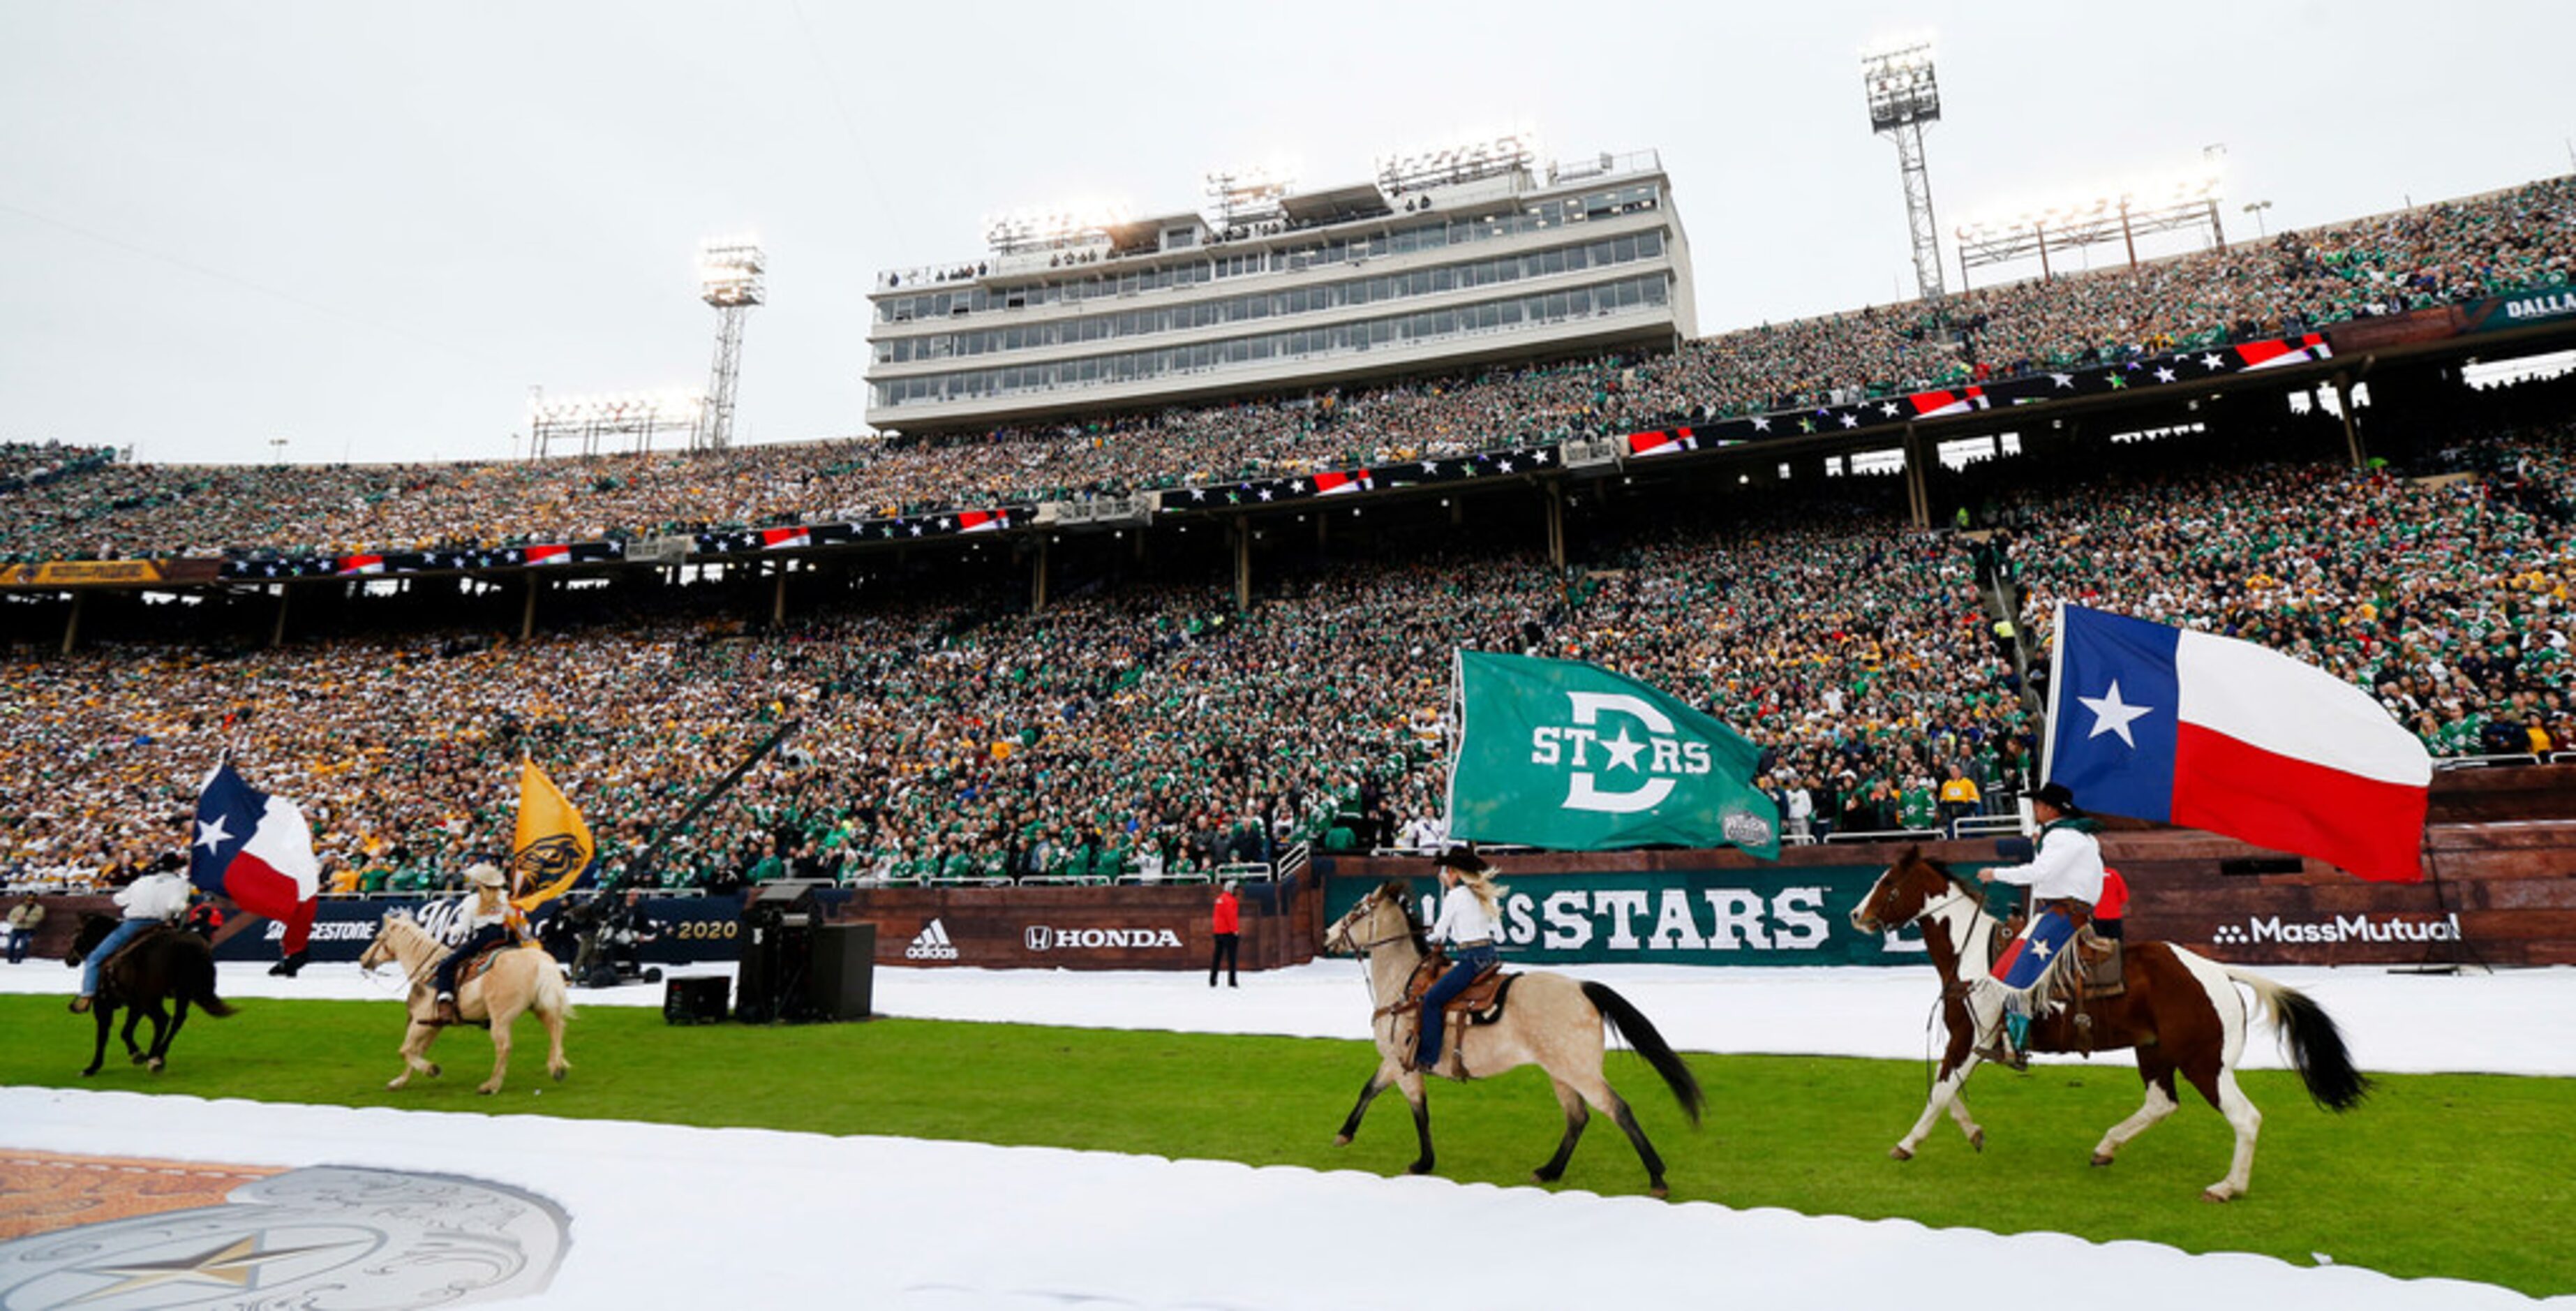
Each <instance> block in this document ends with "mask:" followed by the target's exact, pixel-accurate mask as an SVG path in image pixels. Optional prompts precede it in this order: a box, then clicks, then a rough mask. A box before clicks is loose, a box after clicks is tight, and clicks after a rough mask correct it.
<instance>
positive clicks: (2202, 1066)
mask: <svg viewBox="0 0 2576 1311" xmlns="http://www.w3.org/2000/svg"><path fill="white" fill-rule="evenodd" d="M1851 922H1852V927H1853V928H1855V929H1858V930H1860V931H1861V932H1863V933H1877V932H1880V931H1881V930H1883V929H1889V928H1895V927H1898V926H1901V925H1906V924H1913V923H1917V922H1920V923H1921V925H1922V926H1923V946H1924V949H1925V950H1926V951H1927V952H1928V953H1930V955H1931V957H1932V964H1933V967H1934V968H1935V969H1937V970H1939V971H1940V973H1941V1014H1942V1018H1943V1020H1944V1021H1945V1022H1946V1023H1947V1024H1948V1026H1949V1030H1950V1047H1949V1050H1948V1052H1947V1053H1945V1054H1944V1055H1943V1056H1942V1058H1941V1066H1940V1069H1939V1071H1938V1072H1937V1076H1936V1078H1935V1079H1934V1081H1933V1085H1932V1096H1931V1099H1930V1100H1929V1101H1927V1102H1926V1103H1925V1104H1924V1107H1923V1115H1922V1117H1921V1118H1919V1119H1917V1120H1916V1121H1915V1122H1914V1127H1913V1128H1912V1129H1909V1130H1907V1131H1906V1134H1905V1137H1904V1138H1902V1139H1900V1140H1899V1141H1898V1142H1897V1144H1896V1146H1895V1147H1893V1148H1891V1149H1889V1151H1888V1155H1890V1156H1893V1157H1895V1158H1896V1159H1897V1160H1900V1161H1904V1160H1911V1159H1913V1156H1914V1151H1915V1149H1916V1148H1918V1147H1920V1146H1922V1145H1923V1138H1924V1135H1926V1134H1928V1133H1930V1132H1931V1131H1932V1122H1933V1121H1934V1119H1935V1118H1937V1117H1938V1116H1940V1114H1941V1113H1942V1112H1943V1111H1944V1110H1945V1109H1946V1110H1947V1111H1948V1112H1949V1114H1950V1117H1951V1118H1952V1119H1953V1120H1955V1121H1957V1122H1958V1125H1959V1128H1960V1130H1961V1131H1962V1132H1964V1133H1966V1134H1967V1135H1968V1141H1969V1142H1970V1143H1971V1144H1973V1145H1975V1146H1977V1147H1979V1148H1983V1147H1984V1146H1985V1140H1986V1134H1985V1130H1983V1129H1981V1128H1979V1127H1978V1126H1977V1122H1976V1120H1975V1119H1973V1118H1971V1117H1970V1116H1969V1114H1968V1108H1967V1104H1966V1103H1965V1102H1963V1101H1961V1100H1960V1099H1959V1090H1960V1088H1961V1087H1962V1086H1963V1085H1965V1084H1966V1083H1967V1081H1968V1074H1969V1072H1970V1071H1972V1070H1974V1069H1975V1068H1976V1066H1977V1062H1978V1059H1979V1058H1978V1057H1977V1055H1976V1054H1975V1052H1974V1050H1973V1048H1974V1046H1975V1040H1976V1038H1977V1036H1978V1033H1979V1030H1980V1027H1981V1026H1991V1025H1992V1024H1994V1023H1996V1018H1995V1016H1994V1015H1992V1014H1980V1013H1978V1010H1977V1008H1975V1007H1973V1006H1972V1005H1971V1004H1970V1001H1969V985H1968V982H1967V981H1968V980H1971V979H1974V978H1975V977H1977V975H1979V974H1981V973H1982V972H1983V971H1984V969H1985V963H1986V962H1987V961H1988V960H1989V959H1991V957H1992V955H1993V951H1992V949H1993V946H1994V943H1995V941H1996V938H1997V936H1998V935H1999V934H2001V933H2002V931H2003V926H2002V925H2001V924H2000V923H1998V922H1997V921H1996V920H1995V918H1994V917H1993V916H1991V915H1988V914H1987V913H1986V911H1985V899H1984V897H1983V896H1982V895H1981V894H1980V892H1979V891H1978V889H1977V886H1976V885H1975V884H1973V883H1970V882H1968V881H1966V880H1964V879H1961V878H1959V877H1958V876H1956V875H1954V874H1952V873H1951V872H1950V870H1949V868H1948V867H1947V866H1945V865H1943V864H1942V863H1941V862H1939V861H1936V860H1928V859H1925V858H1924V856H1923V852H1922V849H1921V848H1919V847H1917V848H1912V849H1909V850H1907V852H1906V853H1905V855H1904V856H1903V857H1902V858H1901V859H1899V860H1898V861H1897V862H1896V863H1895V864H1894V865H1891V866H1889V867H1888V869H1887V872H1886V873H1884V874H1881V875H1879V876H1878V882H1877V883H1876V884H1874V885H1872V886H1871V888H1870V890H1869V896H1868V897H1867V898H1865V899H1863V900H1862V902H1861V904H1860V906H1859V908H1858V909H1855V910H1854V911H1852V915H1851ZM2121 973H2122V977H2123V978H2124V980H2125V981H2126V983H2127V985H2128V986H2127V990H2126V991H2125V992H2124V993H2122V994H2121V995H2120V996H2118V997H2114V998H2110V999H2106V1000H2097V1001H2090V1002H2087V1003H2086V1004H2085V1007H2084V1013H2085V1014H2087V1015H2089V1016H2090V1017H2091V1018H2090V1026H2091V1033H2090V1039H2091V1040H2090V1042H2089V1043H2087V1042H2086V1041H2085V1038H2086V1035H2085V1034H2084V1033H2083V1032H2082V1031H2081V1030H2080V1029H2079V1027H2078V1025H2077V1023H2076V1015H2075V1013H2074V1011H2073V1010H2072V1008H2065V1009H2060V1010H2057V1011H2056V1012H2055V1013H2052V1014H2048V1015H2042V1016H2037V1017H2034V1018H2033V1019H2032V1021H2031V1026H2030V1049H2031V1050H2033V1051H2043V1052H2071V1051H2117V1050H2119V1049H2121V1048H2124V1047H2128V1048H2134V1049H2136V1051H2137V1056H2138V1075H2139V1077H2140V1078H2142V1079H2144V1080H2145V1081H2146V1085H2147V1097H2146V1104H2145V1105H2143V1106H2141V1107H2139V1108H2138V1113H2137V1114H2135V1115H2132V1116H2130V1117H2129V1118H2127V1119H2125V1120H2122V1121H2121V1122H2119V1123H2118V1124H2115V1125H2112V1126H2111V1128H2110V1131H2109V1132H2107V1133H2105V1134H2103V1135H2102V1141H2101V1142H2100V1143H2098V1144H2096V1145H2095V1146H2094V1148H2093V1164H2095V1165H2109V1164H2110V1163H2111V1161H2112V1159H2113V1158H2114V1157H2116V1156H2117V1155H2119V1151H2120V1148H2121V1147H2122V1146H2124V1145H2125V1144H2127V1143H2128V1141H2129V1140H2130V1139H2132V1138H2135V1137H2137V1136H2138V1135H2139V1134H2141V1133H2144V1132H2146V1131H2147V1130H2148V1129H2150V1128H2153V1127H2154V1126H2155V1125H2156V1123H2157V1122H2158V1121H2161V1120H2163V1119H2164V1118H2165V1117H2166V1116H2168V1115H2171V1114H2173V1113H2174V1109H2175V1108H2176V1107H2177V1106H2179V1105H2180V1104H2181V1102H2180V1099H2179V1098H2178V1096H2177V1095H2176V1093H2175V1089H2174V1075H2175V1074H2176V1073H2177V1072H2179V1073H2180V1074H2181V1075H2182V1077H2183V1078H2185V1079H2188V1080H2190V1081H2191V1086H2192V1087H2194V1088H2197V1089H2199V1090H2200V1095H2201V1096H2203V1097H2206V1098H2208V1099H2209V1104H2210V1105H2212V1106H2215V1107H2217V1108H2218V1111H2219V1114H2221V1115H2224V1116H2226V1117H2227V1123H2228V1124H2229V1126H2230V1127H2232V1128H2234V1129H2235V1130H2236V1155H2235V1158H2234V1160H2233V1161H2232V1162H2230V1164H2229V1165H2228V1168H2227V1177H2226V1178H2224V1179H2221V1180H2219V1181H2218V1182H2217V1183H2214V1184H2211V1185H2210V1186H2209V1188H2208V1189H2207V1191H2205V1192H2203V1193H2202V1194H2201V1196H2203V1197H2204V1198H2206V1199H2208V1200H2209V1201H2213V1202H2224V1201H2228V1200H2230V1199H2232V1198H2237V1197H2242V1196H2244V1195H2245V1188H2246V1181H2247V1178H2248V1176H2250V1175H2251V1174H2252V1173H2253V1169H2254V1137H2255V1135H2256V1133H2257V1132H2259V1131H2260V1130H2261V1129H2262V1127H2263V1113H2262V1112H2261V1111H2258V1110H2256V1109H2254V1103H2252V1102H2250V1101H2248V1100H2246V1098H2245V1094H2244V1092H2243V1091H2242V1090H2241V1089H2239V1088H2238V1087H2237V1086H2236V1069H2237V1063H2238V1058H2239V1057H2241V1056H2242V1055H2243V1054H2244V1050H2245V1029H2246V1019H2247V1012H2246V1007H2245V1000H2244V998H2243V996H2241V995H2240V994H2239V993H2238V992H2237V991H2236V985H2237V984H2240V983H2241V984H2243V985H2245V986H2246V987H2247V988H2250V989H2252V990H2253V993H2254V996H2255V997H2256V998H2257V999H2258V1000H2260V1001H2261V1002H2262V1003H2263V1005H2264V1006H2265V1008H2266V1009H2267V1010H2269V1012H2270V1014H2271V1019H2272V1023H2273V1024H2274V1025H2276V1026H2278V1027H2279V1029H2280V1031H2281V1037H2282V1039H2283V1041H2284V1042H2285V1043H2287V1045H2288V1047H2289V1050H2290V1054H2291V1057H2292V1059H2293V1060H2294V1061H2295V1062H2296V1064H2297V1065H2298V1067H2299V1078H2300V1079H2301V1080H2302V1081H2304V1082H2305V1083H2306V1084H2307V1087H2308V1095H2309V1096H2310V1097H2313V1098H2315V1099H2316V1102H2317V1104H2318V1105H2319V1106H2323V1107H2325V1108H2326V1109H2328V1110H2331V1111H2341V1110H2345V1109H2347V1108H2349V1107H2351V1106H2353V1105H2355V1104H2356V1103H2358V1102H2360V1101H2361V1099H2362V1097H2363V1095H2364V1094H2366V1093H2367V1092H2369V1090H2370V1081H2369V1080H2368V1079H2365V1078H2363V1077H2362V1075H2361V1073H2360V1071H2358V1070H2355V1069H2354V1068H2353V1065H2352V1058H2351V1056H2350V1055H2349V1054H2347V1053H2346V1052H2345V1050H2344V1045H2343V1035H2341V1034H2340V1033H2338V1032H2336V1030H2335V1026H2334V1021H2332V1020H2330V1019H2328V1018H2326V1013H2325V1012H2324V1011H2323V1010H2322V1009H2320V1008H2319V1007H2318V1006H2317V1004H2316V1003H2315V1002H2313V1001H2310V1000H2309V999H2308V998H2307V997H2306V996H2305V995H2304V994H2302V993H2299V992H2296V991H2293V990H2292V989H2289V988H2285V987H2282V986H2281V985H2280V984H2277V983H2274V982H2272V981H2271V980H2270V979H2266V978H2264V977H2262V976H2261V975H2259V974H2254V973H2252V972H2250V971H2246V970H2240V969H2237V968H2235V967H2234V966H2230V965H2221V964H2219V963H2217V962H2216V961H2212V960H2209V959H2207V958H2205V957H2201V956H2195V955H2193V954H2192V953H2190V952H2188V951H2185V950H2183V949H2182V948H2180V947H2177V946H2174V945H2173V944H2171V943H2165V942H2139V943H2131V944H2129V945H2128V947H2127V948H2126V953H2125V959H2124V960H2123V961H2122V965H2121ZM1987 1009H1988V1010H1991V1009H1992V1008H1991V1007H1988V1008H1987Z"/></svg>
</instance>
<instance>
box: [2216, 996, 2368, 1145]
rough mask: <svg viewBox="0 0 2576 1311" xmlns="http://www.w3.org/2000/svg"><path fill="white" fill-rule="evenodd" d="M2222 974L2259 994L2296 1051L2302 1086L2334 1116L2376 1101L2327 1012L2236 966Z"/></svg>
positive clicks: (2294, 1058) (2293, 1052) (2284, 1040)
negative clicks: (2369, 1099) (2364, 1100)
mask: <svg viewBox="0 0 2576 1311" xmlns="http://www.w3.org/2000/svg"><path fill="white" fill-rule="evenodd" d="M2218 968H2220V969H2222V970H2225V971H2226V972H2227V977H2228V978H2230V979H2233V980H2235V981H2236V982H2238V983H2241V984H2244V985H2245V986H2246V987H2248V988H2251V989H2253V990H2254V998H2255V1000H2257V1001H2260V1002H2262V1003H2263V1006H2264V1008H2265V1010H2266V1011H2267V1012H2269V1014H2270V1015H2271V1019H2272V1023H2273V1024H2274V1025H2276V1026H2278V1027H2279V1028H2280V1030H2281V1041H2282V1043H2283V1044H2284V1045H2285V1046H2287V1047H2288V1048H2289V1049H2290V1060H2291V1063H2292V1064H2294V1065H2296V1066H2298V1069H2299V1082H2301V1083H2304V1084H2306V1085H2307V1086H2308V1096H2309V1097H2311V1098H2313V1099H2315V1101H2316V1103H2317V1105H2319V1106H2322V1107H2324V1108H2326V1109H2327V1110H2329V1111H2347V1110H2350V1109H2352V1108H2353V1107H2355V1106H2358V1105H2360V1104H2361V1100H2362V1098H2364V1097H2367V1096H2369V1095H2370V1089H2371V1082H2370V1079H2369V1077H2368V1076H2366V1075H2364V1074H2363V1073H2362V1072H2361V1071H2360V1070H2359V1069H2357V1068H2355V1067H2354V1065H2353V1063H2352V1053H2351V1051H2350V1050H2348V1049H2346V1048H2345V1046H2344V1045H2343V1032H2342V1030H2339V1029H2337V1028H2336V1027H2335V1022H2334V1021H2333V1020H2332V1019H2330V1018H2328V1017H2327V1015H2326V1012H2325V1008H2324V1007H2322V1006H2319V1005H2317V1003H2316V1002H2315V1000H2313V999H2312V998H2310V997H2309V996H2308V995H2307V994H2306V993H2304V992H2301V991H2299V990H2298V989H2296V988H2291V987H2285V986H2283V985H2281V984H2278V983H2274V982H2273V981H2271V980H2270V979H2267V978H2264V977H2263V976H2262V975H2260V974H2256V973H2254V972H2253V971H2252V970H2240V969H2238V968H2236V967H2235V966H2233V965H2221V966H2219V967H2218Z"/></svg>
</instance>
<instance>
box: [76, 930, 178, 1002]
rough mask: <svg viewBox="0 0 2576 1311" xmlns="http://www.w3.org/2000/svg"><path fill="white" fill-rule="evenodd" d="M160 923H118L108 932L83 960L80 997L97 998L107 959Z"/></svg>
mask: <svg viewBox="0 0 2576 1311" xmlns="http://www.w3.org/2000/svg"><path fill="white" fill-rule="evenodd" d="M160 922H161V921H159V920H119V921H117V925H116V927H115V928H112V929H109V930H108V931H107V936H106V937H104V938H101V939H99V942H98V945H97V946H96V947H93V948H91V949H90V953H89V954H88V955H87V956H84V957H82V958H81V990H80V995H82V996H84V997H95V996H97V995H98V972H99V970H100V969H102V968H104V967H105V966H106V965H107V958H108V957H110V956H113V955H115V954H116V952H117V949H118V948H120V947H123V946H124V945H125V944H127V943H129V942H132V941H134V940H135V939H136V938H139V937H142V936H143V931H144V930H145V929H148V928H151V927H152V926H153V925H155V924H158V923H160Z"/></svg>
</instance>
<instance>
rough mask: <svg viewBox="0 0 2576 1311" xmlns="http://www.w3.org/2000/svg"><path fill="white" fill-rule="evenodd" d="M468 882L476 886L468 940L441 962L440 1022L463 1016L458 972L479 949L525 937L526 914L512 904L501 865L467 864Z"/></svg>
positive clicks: (467, 917)
mask: <svg viewBox="0 0 2576 1311" xmlns="http://www.w3.org/2000/svg"><path fill="white" fill-rule="evenodd" d="M465 882H466V883H467V884H468V885H469V886H471V887H472V888H473V889H474V899H473V900H472V901H470V902H468V903H466V907H465V929H466V934H465V941H464V943H463V944H462V945H460V946H458V947H457V948H456V950H454V951H451V952H449V953H447V956H446V958H445V959H443V960H441V961H439V962H438V975H437V981H438V1015H437V1019H436V1020H435V1021H434V1022H435V1023H439V1024H456V1023H459V1022H461V1021H462V1019H463V1016H461V1015H459V1014H458V1013H457V1009H456V972H457V971H458V970H460V969H463V968H464V967H465V962H467V961H469V960H472V959H474V954H475V953H476V952H479V951H482V950H483V949H485V948H487V947H497V946H500V945H501V944H502V943H504V942H518V941H522V940H524V935H525V932H526V929H527V923H528V921H527V917H526V916H525V915H524V914H522V913H521V912H520V910H519V908H518V907H516V906H513V905H511V904H510V880H509V876H508V875H505V874H503V873H502V872H501V867H500V866H498V865H494V864H492V863H490V862H488V861H485V862H481V863H477V864H474V865H471V866H468V867H467V868H466V870H465Z"/></svg>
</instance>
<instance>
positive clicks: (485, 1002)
mask: <svg viewBox="0 0 2576 1311" xmlns="http://www.w3.org/2000/svg"><path fill="white" fill-rule="evenodd" d="M446 955H447V946H446V944H445V943H442V942H440V941H439V940H438V939H437V938H436V937H434V936H432V935H431V933H430V932H429V930H427V929H424V928H422V927H421V926H420V924H419V923H418V922H417V921H415V920H413V919H412V918H411V917H410V916H409V915H406V914H404V913H402V912H401V911H395V912H392V913H391V914H388V915H386V916H385V919H384V924H383V926H382V927H380V928H378V929H377V930H376V938H375V941H373V942H370V943H368V944H367V950H366V952H365V953H364V954H362V955H360V956H359V957H358V968H360V969H363V970H372V969H374V968H376V967H377V966H379V965H382V964H384V963H385V962H386V961H399V962H401V964H402V968H403V974H404V976H405V977H406V978H408V979H409V980H410V981H411V997H410V1001H409V1006H410V1009H411V1024H410V1027H409V1028H407V1029H406V1030H405V1031H404V1033H403V1044H402V1058H403V1072H402V1073H401V1074H398V1075H395V1076H394V1078H393V1081H392V1082H390V1083H387V1084H386V1085H385V1087H387V1088H400V1087H402V1086H403V1085H404V1084H407V1083H409V1082H411V1077H412V1076H413V1075H414V1074H426V1075H428V1076H429V1077H430V1078H433V1079H435V1078H437V1077H438V1075H439V1068H438V1065H437V1064H436V1063H435V1062H433V1061H431V1060H430V1059H429V1045H430V1044H431V1043H433V1042H436V1041H437V1040H438V1031H439V1028H440V1027H441V1026H439V1025H438V1024H435V1023H433V1022H432V1021H431V1018H430V1017H431V1014H432V1012H433V1010H434V1003H433V1002H432V1001H431V998H430V976H431V975H432V974H433V973H435V972H436V971H437V969H438V962H439V961H440V960H441V959H443V958H444V957H445V956H446ZM456 1011H457V1014H458V1015H460V1016H462V1017H463V1018H464V1020H465V1021H466V1022H467V1023H469V1024H470V1023H486V1022H488V1023H489V1024H490V1025H491V1028H492V1077H491V1078H489V1079H486V1080H484V1081H483V1082H482V1083H481V1084H480V1085H478V1087H479V1089H480V1091H482V1092H485V1093H496V1092H499V1091H501V1078H502V1076H503V1075H506V1074H508V1073H509V1071H510V1026H511V1025H512V1024H514V1023H516V1022H517V1021H518V1018H519V1017H520V1016H521V1015H523V1014H526V1013H527V1012H529V1011H535V1012H536V1013H537V1019H538V1020H540V1021H542V1022H543V1023H544V1024H545V1026H546V1039H547V1043H548V1048H547V1051H546V1071H547V1073H549V1074H552V1075H553V1076H554V1077H555V1078H557V1079H561V1078H563V1077H564V1075H565V1073H566V1072H567V1071H569V1070H571V1069H572V1065H571V1064H570V1063H569V1062H567V1061H566V1060H564V1021H565V1020H568V1019H570V1018H572V996H571V994H570V993H569V992H568V991H567V990H566V988H565V986H564V977H563V970H562V969H561V967H559V966H557V965H556V964H555V958H554V957H552V956H550V955H548V954H546V951H545V949H544V948H542V947H534V946H524V947H508V946H505V947H501V948H498V949H497V950H495V951H494V952H492V953H491V957H490V963H489V966H488V968H484V969H482V970H481V971H480V972H479V973H475V974H473V975H471V976H470V977H466V978H463V979H462V981H460V982H459V984H458V985H457V989H456Z"/></svg>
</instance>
